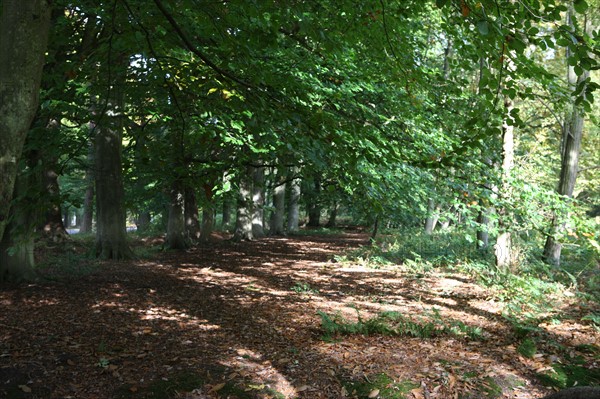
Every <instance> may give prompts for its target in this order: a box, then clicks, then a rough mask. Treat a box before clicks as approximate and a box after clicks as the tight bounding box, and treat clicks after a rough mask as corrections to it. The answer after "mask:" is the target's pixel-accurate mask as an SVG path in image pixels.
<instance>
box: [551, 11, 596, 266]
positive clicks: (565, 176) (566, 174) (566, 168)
mask: <svg viewBox="0 0 600 399" xmlns="http://www.w3.org/2000/svg"><path fill="white" fill-rule="evenodd" d="M572 13H573V10H572V9H571V10H570V11H569V15H568V20H567V24H568V25H570V26H572V25H573V23H572ZM586 30H588V33H591V30H592V29H591V24H590V23H589V22H588V25H587V26H586ZM569 56H570V50H567V58H568V57H569ZM589 76H590V72H589V71H584V73H583V74H582V75H581V76H579V77H577V75H576V74H575V71H574V68H573V67H572V66H569V67H568V70H567V79H568V82H569V87H570V89H571V90H574V89H575V87H576V86H577V85H579V84H581V83H582V82H584V81H585V80H586V79H588V78H589ZM572 107H573V108H572V110H571V112H570V114H569V115H568V116H567V118H566V121H565V123H564V125H563V128H562V154H561V166H560V179H559V183H558V188H557V192H558V194H560V195H562V196H565V197H567V198H573V191H574V189H575V182H576V180H577V171H578V168H579V154H580V152H581V140H582V138H583V125H584V114H583V111H582V110H581V109H579V108H578V107H577V106H576V105H574V104H573V105H572ZM564 230H565V224H564V222H562V221H560V220H558V218H557V216H556V215H555V216H554V218H553V219H552V226H551V232H550V234H549V235H548V237H547V238H546V243H545V245H544V253H543V256H542V258H543V260H544V262H546V263H548V264H551V265H553V266H555V267H558V266H560V253H561V250H562V244H561V243H560V242H559V241H558V236H560V235H561V233H562V232H564Z"/></svg>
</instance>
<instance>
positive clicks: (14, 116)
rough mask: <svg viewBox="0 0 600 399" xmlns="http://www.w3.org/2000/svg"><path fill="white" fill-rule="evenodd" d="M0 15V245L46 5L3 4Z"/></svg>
mask: <svg viewBox="0 0 600 399" xmlns="http://www.w3.org/2000/svg"><path fill="white" fill-rule="evenodd" d="M1 9H2V14H0V60H1V61H0V240H1V239H2V236H3V234H4V230H5V229H6V226H7V223H8V221H9V211H10V207H11V201H12V198H13V190H14V186H15V180H16V176H17V170H18V169H17V165H18V162H19V158H20V157H21V152H22V150H23V144H24V143H25V137H26V135H27V131H28V130H29V127H30V125H31V122H32V120H33V118H34V116H35V113H36V111H37V108H38V101H39V92H40V83H41V77H42V68H43V66H44V54H45V52H46V45H47V41H48V33H49V30H50V5H49V2H48V1H46V0H31V1H26V2H20V1H4V2H2V5H1Z"/></svg>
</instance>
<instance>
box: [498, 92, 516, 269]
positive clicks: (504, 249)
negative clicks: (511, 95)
mask: <svg viewBox="0 0 600 399" xmlns="http://www.w3.org/2000/svg"><path fill="white" fill-rule="evenodd" d="M504 106H505V109H506V115H509V114H510V111H511V110H512V108H513V103H512V101H511V100H510V99H508V98H507V99H505V101H504ZM514 157H515V143H514V126H512V125H510V124H509V123H508V118H505V119H504V122H503V123H502V188H501V190H502V192H501V195H502V196H503V197H505V198H508V197H510V183H509V178H510V175H511V173H512V169H513V166H514ZM499 216H500V217H499V222H498V227H499V235H498V239H497V240H496V246H495V248H494V255H495V258H496V267H498V268H499V269H507V268H509V267H510V266H511V264H512V260H513V259H512V237H511V232H510V226H509V221H507V220H506V210H505V209H501V210H500V211H499Z"/></svg>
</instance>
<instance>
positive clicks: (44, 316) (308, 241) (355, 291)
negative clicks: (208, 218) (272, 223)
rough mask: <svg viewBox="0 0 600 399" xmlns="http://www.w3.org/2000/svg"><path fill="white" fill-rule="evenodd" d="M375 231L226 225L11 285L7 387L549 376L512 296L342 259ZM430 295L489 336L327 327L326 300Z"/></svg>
mask: <svg viewBox="0 0 600 399" xmlns="http://www.w3.org/2000/svg"><path fill="white" fill-rule="evenodd" d="M366 243H367V236H365V235H362V234H344V235H340V236H335V237H332V236H318V237H317V236H299V237H293V238H267V239H264V240H260V241H255V242H249V243H232V242H229V241H223V240H217V241H215V242H213V243H211V244H209V245H207V246H205V247H198V248H195V249H193V250H190V251H188V252H185V253H175V252H161V253H159V254H158V255H156V256H153V257H152V259H148V260H137V261H134V262H127V263H125V262H119V263H103V264H101V265H100V268H99V270H98V271H96V272H94V273H92V274H90V275H88V276H86V277H84V278H80V279H76V280H71V281H68V282H56V283H47V284H31V285H21V286H18V287H3V288H0V397H1V398H5V397H6V398H86V399H93V398H99V399H100V398H161V397H174V398H175V397H183V398H196V399H202V398H213V397H214V398H216V397H220V398H227V397H229V398H265V399H266V398H294V397H300V398H315V399H318V398H343V397H353V392H352V387H353V386H357V385H352V383H353V382H358V381H372V380H373V379H376V378H379V377H378V376H380V375H381V373H385V375H386V376H388V377H389V378H390V381H389V382H388V383H387V385H388V388H389V389H392V388H394V387H395V385H394V383H393V382H394V381H396V382H400V381H405V382H406V381H410V382H412V383H414V384H415V385H414V386H413V387H411V389H412V392H411V393H409V397H415V398H421V397H429V398H454V397H459V394H460V397H473V398H475V397H481V396H476V395H481V392H482V386H485V384H487V383H489V382H490V381H493V382H494V384H496V385H499V386H500V387H501V388H504V394H505V397H514V398H524V399H525V398H537V397H540V396H541V395H542V393H543V392H547V390H546V389H544V388H543V387H542V386H541V385H540V384H539V383H538V382H537V380H536V379H535V378H534V377H533V372H534V371H539V368H540V367H546V366H547V364H546V363H547V361H549V358H547V357H545V356H543V357H542V358H539V357H538V358H536V359H531V360H530V359H525V358H523V357H521V356H520V355H519V354H518V353H517V351H516V348H515V346H514V345H513V343H512V342H514V336H513V335H512V332H511V329H510V328H509V326H508V325H506V323H505V322H504V319H503V318H501V317H500V315H499V313H498V312H499V308H498V307H497V306H496V305H495V303H494V302H493V301H491V300H490V299H489V298H488V296H487V295H486V293H485V292H483V291H482V290H481V289H480V288H478V287H477V286H476V285H474V284H471V283H470V282H469V281H468V279H466V278H462V277H459V276H452V277H448V276H441V275H440V276H436V275H431V276H427V277H424V276H406V275H402V274H400V273H396V272H393V271H381V270H371V269H365V268H361V267H359V266H353V267H349V266H347V265H344V264H340V263H336V262H333V261H332V259H333V257H334V255H335V254H338V253H340V252H342V251H344V250H345V249H347V248H350V247H356V246H358V245H362V244H366ZM433 308H435V309H437V310H436V311H435V312H438V313H439V315H440V317H444V318H453V319H456V320H461V322H463V323H465V324H467V325H469V326H472V327H479V328H480V329H481V334H482V337H484V338H482V339H481V340H469V339H463V338H460V337H456V336H451V335H450V336H440V337H436V338H430V339H421V338H406V337H391V336H382V335H371V336H365V335H348V336H340V337H337V336H336V337H332V338H334V339H330V340H324V339H323V334H324V332H323V330H322V328H321V320H320V317H319V315H318V314H317V312H318V311H322V312H326V313H328V314H336V313H337V312H339V315H341V316H342V317H345V318H346V319H348V320H356V319H357V317H358V316H360V317H361V318H365V319H366V318H368V317H370V316H372V315H375V314H377V313H378V312H381V311H384V310H385V311H396V312H400V313H402V314H404V315H407V317H408V316H412V315H419V314H422V313H423V314H425V313H427V314H431V312H432V309H433ZM578 328H579V330H577V331H576V332H572V335H571V336H570V337H561V336H556V339H557V340H563V339H564V340H567V339H570V340H575V339H580V340H587V341H586V342H591V343H594V342H593V341H594V340H595V339H596V338H597V334H596V333H594V332H590V330H585V331H580V330H581V329H582V328H584V327H582V326H579V327H578ZM594 334H595V335H594ZM582 337H583V338H582ZM582 343H583V342H582ZM517 380H518V381H519V382H520V383H521V384H523V385H522V386H521V387H516V386H517V385H519V384H515V381H517ZM486 381H487V382H486ZM515 387H516V388H515ZM394 389H395V388H394ZM468 392H474V393H473V395H472V396H468V395H466V394H467V393H468ZM370 393H372V394H373V393H376V392H373V391H371V392H370ZM356 395H358V393H354V396H356ZM382 395H383V393H382V392H380V394H379V396H378V397H386V396H382ZM374 397H375V396H374ZM387 397H393V396H387Z"/></svg>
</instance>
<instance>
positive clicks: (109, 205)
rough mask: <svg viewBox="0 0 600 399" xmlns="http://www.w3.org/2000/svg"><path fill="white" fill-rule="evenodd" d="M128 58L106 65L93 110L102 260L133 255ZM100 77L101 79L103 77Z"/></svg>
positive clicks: (98, 248)
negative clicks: (126, 180)
mask: <svg viewBox="0 0 600 399" xmlns="http://www.w3.org/2000/svg"><path fill="white" fill-rule="evenodd" d="M127 62H128V57H127V56H126V54H124V53H119V54H110V56H109V59H108V61H107V64H111V65H110V66H109V65H104V67H105V68H115V69H114V72H113V73H116V76H115V75H111V74H110V73H108V72H107V76H106V78H107V79H108V81H107V82H106V83H107V84H106V86H105V91H104V92H103V93H102V96H101V98H100V100H99V101H98V102H97V105H96V107H95V110H94V116H95V117H96V126H95V137H94V148H95V153H94V161H95V167H94V179H95V186H96V210H97V227H96V255H97V256H98V257H99V258H102V259H127V258H131V257H132V256H133V253H132V252H131V249H130V247H129V244H128V243H127V227H126V214H125V192H124V187H123V171H122V150H121V147H122V138H123V136H122V135H123V129H124V123H125V115H124V112H125V110H124V107H125V104H124V94H125V93H124V90H125V82H126V77H127ZM103 78H104V76H101V77H100V79H103Z"/></svg>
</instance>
